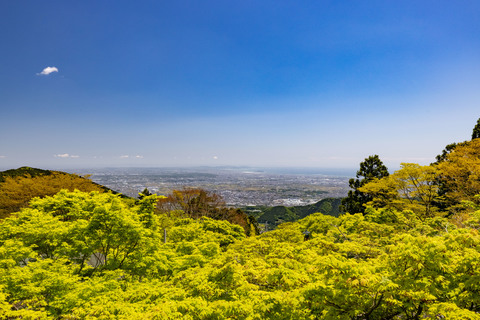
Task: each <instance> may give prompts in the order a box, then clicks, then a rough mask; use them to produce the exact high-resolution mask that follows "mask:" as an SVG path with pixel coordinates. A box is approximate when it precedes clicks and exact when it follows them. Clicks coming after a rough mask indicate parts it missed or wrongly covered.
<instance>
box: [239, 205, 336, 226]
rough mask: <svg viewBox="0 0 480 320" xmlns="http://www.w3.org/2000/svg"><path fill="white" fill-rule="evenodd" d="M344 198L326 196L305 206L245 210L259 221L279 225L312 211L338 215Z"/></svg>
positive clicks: (248, 208)
mask: <svg viewBox="0 0 480 320" xmlns="http://www.w3.org/2000/svg"><path fill="white" fill-rule="evenodd" d="M341 202H342V198H326V199H323V200H320V201H318V202H317V203H314V204H310V205H305V206H294V207H285V206H275V207H263V206H257V207H247V208H244V210H245V211H246V212H247V213H250V214H252V215H253V216H255V217H256V219H257V221H258V222H259V223H265V222H266V223H267V224H269V225H274V226H277V225H279V224H281V223H283V222H293V221H297V220H300V219H302V218H305V217H306V216H308V215H310V214H312V213H317V212H320V213H323V214H325V215H330V216H334V217H338V216H339V215H340V214H342V213H343V212H342V211H341V210H340V204H341Z"/></svg>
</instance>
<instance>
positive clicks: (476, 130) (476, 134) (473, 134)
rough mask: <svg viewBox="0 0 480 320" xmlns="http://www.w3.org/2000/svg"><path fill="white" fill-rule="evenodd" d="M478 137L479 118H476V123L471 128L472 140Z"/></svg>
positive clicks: (479, 132)
mask: <svg viewBox="0 0 480 320" xmlns="http://www.w3.org/2000/svg"><path fill="white" fill-rule="evenodd" d="M477 138H480V119H478V120H477V124H476V125H475V127H474V128H473V133H472V140H473V139H477Z"/></svg>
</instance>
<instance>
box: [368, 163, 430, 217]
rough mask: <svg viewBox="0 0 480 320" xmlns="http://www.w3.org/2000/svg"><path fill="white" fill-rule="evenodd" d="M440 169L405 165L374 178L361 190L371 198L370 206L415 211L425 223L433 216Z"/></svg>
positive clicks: (411, 164)
mask: <svg viewBox="0 0 480 320" xmlns="http://www.w3.org/2000/svg"><path fill="white" fill-rule="evenodd" d="M437 178H438V169H437V167H436V166H420V165H418V164H416V163H402V164H401V169H400V170H397V171H395V173H393V174H392V175H389V176H387V177H384V178H382V179H374V180H372V181H370V182H368V183H367V184H365V185H364V186H362V187H360V191H361V192H364V193H366V194H368V195H370V196H371V197H372V201H370V202H369V203H368V205H372V206H373V207H375V208H384V207H386V208H395V209H397V210H412V211H414V212H415V213H417V214H418V216H419V217H420V218H421V219H422V220H424V219H425V218H427V217H433V216H434V215H435V213H436V211H437V208H436V207H435V206H434V204H435V202H436V201H437V200H439V199H438V184H437Z"/></svg>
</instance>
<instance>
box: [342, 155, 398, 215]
mask: <svg viewBox="0 0 480 320" xmlns="http://www.w3.org/2000/svg"><path fill="white" fill-rule="evenodd" d="M388 175H389V173H388V169H387V167H386V166H385V165H384V164H383V162H382V161H381V160H380V158H379V157H378V155H373V156H369V157H368V158H366V159H365V161H363V162H361V163H360V169H359V170H358V171H357V175H356V177H357V179H353V178H352V179H350V180H349V182H348V184H349V186H350V188H352V189H353V190H350V191H349V192H348V196H347V197H346V198H343V199H342V206H341V209H342V210H343V211H345V212H350V213H365V207H364V204H366V203H367V202H369V201H372V197H371V196H370V195H368V194H366V193H363V192H361V191H360V190H359V188H361V187H362V186H364V185H365V184H366V183H368V182H370V181H372V180H373V179H375V178H377V179H380V178H383V177H386V176H388ZM361 177H363V178H362V179H360V178H361Z"/></svg>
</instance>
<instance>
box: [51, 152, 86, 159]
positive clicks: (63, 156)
mask: <svg viewBox="0 0 480 320" xmlns="http://www.w3.org/2000/svg"><path fill="white" fill-rule="evenodd" d="M54 157H55V158H80V156H77V155H73V154H68V153H61V154H56V155H54Z"/></svg>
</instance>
